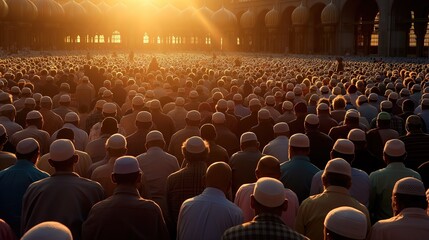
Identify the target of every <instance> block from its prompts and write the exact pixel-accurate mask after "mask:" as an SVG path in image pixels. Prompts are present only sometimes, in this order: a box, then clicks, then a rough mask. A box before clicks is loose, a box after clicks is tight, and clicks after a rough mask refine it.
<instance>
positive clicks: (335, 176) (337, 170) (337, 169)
mask: <svg viewBox="0 0 429 240" xmlns="http://www.w3.org/2000/svg"><path fill="white" fill-rule="evenodd" d="M351 172H352V170H351V166H350V163H348V162H347V161H346V160H344V159H342V158H334V159H332V160H329V161H328V163H327V164H326V166H325V169H324V171H323V174H322V181H323V185H324V186H325V188H326V187H329V186H338V187H344V188H347V189H349V188H350V186H351V176H352V173H351Z"/></svg>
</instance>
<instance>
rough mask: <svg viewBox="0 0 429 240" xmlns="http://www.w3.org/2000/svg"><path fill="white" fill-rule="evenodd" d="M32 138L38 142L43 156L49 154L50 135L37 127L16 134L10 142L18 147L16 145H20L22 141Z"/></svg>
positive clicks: (32, 126)
mask: <svg viewBox="0 0 429 240" xmlns="http://www.w3.org/2000/svg"><path fill="white" fill-rule="evenodd" d="M30 137H31V138H34V139H36V141H37V142H38V143H39V146H40V154H41V155H42V154H45V153H47V152H49V145H50V140H49V133H47V132H46V131H43V130H40V129H38V128H37V127H36V126H35V125H30V126H28V127H27V128H26V129H23V130H21V131H19V132H16V133H15V134H13V135H12V136H10V138H9V142H10V143H12V145H13V146H15V147H16V145H18V143H19V142H20V141H21V140H23V139H26V138H30Z"/></svg>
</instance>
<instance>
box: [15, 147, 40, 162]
mask: <svg viewBox="0 0 429 240" xmlns="http://www.w3.org/2000/svg"><path fill="white" fill-rule="evenodd" d="M38 154H39V147H37V148H36V149H35V150H34V151H32V152H30V153H26V154H21V153H19V152H16V158H17V159H26V160H31V159H32V158H33V157H34V156H35V155H38Z"/></svg>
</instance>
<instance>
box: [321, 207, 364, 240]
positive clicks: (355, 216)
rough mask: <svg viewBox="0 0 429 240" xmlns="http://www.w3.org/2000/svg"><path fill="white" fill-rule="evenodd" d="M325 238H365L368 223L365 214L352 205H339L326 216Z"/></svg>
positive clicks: (349, 239) (344, 239)
mask: <svg viewBox="0 0 429 240" xmlns="http://www.w3.org/2000/svg"><path fill="white" fill-rule="evenodd" d="M323 225H324V235H325V238H324V240H335V239H343V240H363V239H365V238H366V234H367V228H368V223H367V219H366V216H365V214H363V213H362V212H361V211H359V210H357V209H355V208H352V207H346V206H344V207H338V208H335V209H333V210H331V211H330V212H329V213H328V214H327V215H326V217H325V222H324V224H323Z"/></svg>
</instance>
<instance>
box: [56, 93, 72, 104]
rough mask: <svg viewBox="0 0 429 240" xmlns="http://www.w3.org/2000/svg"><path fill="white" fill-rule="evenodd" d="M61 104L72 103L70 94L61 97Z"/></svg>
mask: <svg viewBox="0 0 429 240" xmlns="http://www.w3.org/2000/svg"><path fill="white" fill-rule="evenodd" d="M59 102H60V103H69V102H71V98H70V95H68V94H63V95H61V97H60V101H59Z"/></svg>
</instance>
